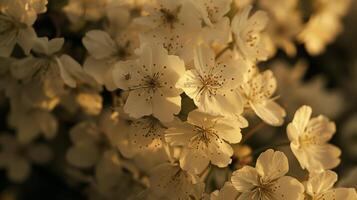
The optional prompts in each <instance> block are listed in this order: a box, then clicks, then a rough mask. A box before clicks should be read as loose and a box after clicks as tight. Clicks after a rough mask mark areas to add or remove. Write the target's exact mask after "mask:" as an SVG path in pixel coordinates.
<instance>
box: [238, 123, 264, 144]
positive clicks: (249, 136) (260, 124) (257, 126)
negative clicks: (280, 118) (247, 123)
mask: <svg viewBox="0 0 357 200" xmlns="http://www.w3.org/2000/svg"><path fill="white" fill-rule="evenodd" d="M265 125H266V124H265V123H264V122H260V123H259V124H258V125H256V126H255V127H253V128H252V129H250V130H249V132H248V133H246V134H245V135H244V138H243V139H242V141H241V143H245V142H246V141H247V140H248V139H249V138H251V137H252V136H253V135H254V134H255V133H256V132H258V131H259V130H260V129H262V128H263V127H264V126H265Z"/></svg>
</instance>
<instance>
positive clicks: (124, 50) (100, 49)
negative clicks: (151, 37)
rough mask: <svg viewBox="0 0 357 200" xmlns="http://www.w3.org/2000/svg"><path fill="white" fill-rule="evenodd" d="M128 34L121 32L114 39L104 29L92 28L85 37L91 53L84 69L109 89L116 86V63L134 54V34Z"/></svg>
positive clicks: (85, 44)
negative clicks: (114, 69) (114, 70)
mask: <svg viewBox="0 0 357 200" xmlns="http://www.w3.org/2000/svg"><path fill="white" fill-rule="evenodd" d="M128 34H130V33H121V36H122V37H120V38H118V39H116V40H114V39H112V38H111V36H110V35H109V34H108V33H106V32H104V31H100V30H92V31H89V32H87V33H86V35H85V37H84V38H83V44H84V46H85V47H86V49H87V50H88V52H89V54H90V57H88V58H87V59H86V61H85V63H84V66H83V67H84V70H85V71H86V72H88V74H90V75H91V76H93V77H94V78H95V80H96V81H97V82H98V83H100V84H102V85H105V86H106V88H107V89H108V90H114V89H115V88H116V87H115V84H114V81H113V76H112V73H113V71H112V70H113V68H114V65H115V63H116V62H117V61H120V60H126V59H128V58H131V57H133V55H134V48H135V47H136V46H137V45H136V44H134V43H135V41H134V40H133V38H132V37H131V36H132V35H128Z"/></svg>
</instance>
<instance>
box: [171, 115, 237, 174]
mask: <svg viewBox="0 0 357 200" xmlns="http://www.w3.org/2000/svg"><path fill="white" fill-rule="evenodd" d="M240 128H242V124H240V123H239V122H238V121H236V120H232V119H227V118H224V117H219V116H212V115H209V114H206V113H202V112H200V111H198V110H194V111H192V112H190V113H189V115H188V118H187V122H186V123H182V122H181V123H179V122H178V123H177V125H173V126H172V127H169V128H168V129H167V130H166V133H167V134H166V135H165V138H166V141H167V142H168V143H169V144H170V145H173V146H184V147H185V149H184V150H183V152H182V154H181V157H180V166H181V167H182V168H183V169H185V170H187V171H190V172H192V173H194V174H199V173H201V172H202V171H203V170H204V169H205V168H206V167H207V166H208V165H209V163H210V162H211V163H212V164H213V165H216V166H218V167H226V166H227V165H228V164H230V163H231V161H232V160H231V156H232V155H233V149H232V147H231V146H230V145H229V143H232V144H235V143H238V142H239V141H240V140H241V138H242V135H241V133H240Z"/></svg>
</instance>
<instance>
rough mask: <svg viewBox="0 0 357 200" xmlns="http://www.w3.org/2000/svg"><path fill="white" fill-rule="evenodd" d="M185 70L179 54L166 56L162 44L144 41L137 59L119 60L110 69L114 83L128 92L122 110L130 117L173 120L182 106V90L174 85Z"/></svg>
mask: <svg viewBox="0 0 357 200" xmlns="http://www.w3.org/2000/svg"><path fill="white" fill-rule="evenodd" d="M184 69H185V66H184V63H183V61H182V60H181V59H180V58H179V57H177V56H169V55H167V51H166V50H165V49H164V48H163V47H161V46H156V45H151V44H144V45H143V46H142V48H141V54H140V58H139V59H137V60H129V61H126V62H119V63H118V64H117V66H115V69H114V70H113V79H114V83H115V84H116V86H117V87H118V88H121V89H123V90H127V91H129V96H128V99H127V100H126V103H125V105H124V111H125V112H126V113H128V114H129V116H131V117H133V118H140V117H142V116H146V115H153V116H154V117H156V118H158V119H159V120H160V121H164V122H167V121H172V120H173V117H174V116H173V115H174V114H177V113H178V112H179V111H180V109H181V97H180V94H181V93H182V91H181V89H178V88H176V87H175V85H176V82H177V81H178V79H179V78H180V76H181V74H183V73H184Z"/></svg>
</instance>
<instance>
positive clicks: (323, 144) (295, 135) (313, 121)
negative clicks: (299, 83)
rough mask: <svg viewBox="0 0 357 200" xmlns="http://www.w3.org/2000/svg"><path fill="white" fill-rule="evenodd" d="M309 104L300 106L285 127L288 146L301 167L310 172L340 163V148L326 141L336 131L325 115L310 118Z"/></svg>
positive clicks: (319, 170) (329, 167)
mask: <svg viewBox="0 0 357 200" xmlns="http://www.w3.org/2000/svg"><path fill="white" fill-rule="evenodd" d="M311 113H312V109H311V107H309V106H302V107H300V108H299V109H298V110H297V111H296V112H295V115H294V119H293V121H292V122H291V123H290V124H289V125H288V127H287V133H288V137H289V140H290V141H291V143H290V147H291V150H292V151H293V153H294V155H295V157H296V158H297V159H298V161H299V163H300V165H301V167H302V168H303V169H307V170H308V171H309V172H310V173H314V172H322V171H323V170H325V169H332V168H334V167H336V166H337V165H338V164H339V163H340V158H339V156H340V155H341V150H340V149H339V148H338V147H336V146H334V145H332V144H329V143H327V142H328V141H329V140H330V139H331V138H332V136H333V134H334V133H335V131H336V126H335V123H334V122H331V121H330V120H329V119H328V118H326V117H325V116H322V115H320V116H318V117H314V118H311Z"/></svg>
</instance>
